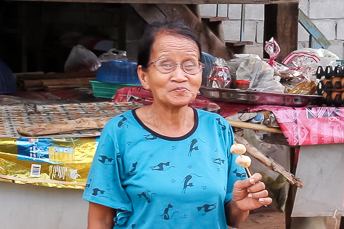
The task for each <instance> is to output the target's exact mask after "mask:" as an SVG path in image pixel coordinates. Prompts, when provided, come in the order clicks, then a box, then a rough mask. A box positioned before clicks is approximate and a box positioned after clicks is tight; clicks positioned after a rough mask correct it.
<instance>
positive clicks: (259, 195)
mask: <svg viewBox="0 0 344 229" xmlns="http://www.w3.org/2000/svg"><path fill="white" fill-rule="evenodd" d="M247 196H248V197H250V198H254V199H259V198H265V197H268V196H269V192H268V191H267V190H262V191H259V192H255V193H249V194H248V195H247Z"/></svg>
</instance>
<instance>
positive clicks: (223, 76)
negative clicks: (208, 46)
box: [207, 58, 232, 88]
mask: <svg viewBox="0 0 344 229" xmlns="http://www.w3.org/2000/svg"><path fill="white" fill-rule="evenodd" d="M231 82H232V78H231V75H230V69H229V66H228V64H227V62H226V61H225V60H224V59H222V58H216V59H215V61H214V64H213V67H212V70H211V72H210V75H209V77H208V79H207V87H211V88H229V87H230V85H231Z"/></svg>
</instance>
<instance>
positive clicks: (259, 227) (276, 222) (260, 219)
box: [240, 208, 285, 229]
mask: <svg viewBox="0 0 344 229" xmlns="http://www.w3.org/2000/svg"><path fill="white" fill-rule="evenodd" d="M240 229H285V218H284V213H283V212H279V211H277V210H274V209H270V208H267V209H264V208H261V209H259V210H257V211H255V212H252V213H251V214H250V216H249V218H248V220H247V221H246V222H244V223H242V224H241V226H240Z"/></svg>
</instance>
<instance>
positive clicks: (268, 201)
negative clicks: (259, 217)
mask: <svg viewBox="0 0 344 229" xmlns="http://www.w3.org/2000/svg"><path fill="white" fill-rule="evenodd" d="M258 202H259V203H260V204H262V205H264V206H267V205H270V204H271V203H272V199H271V198H270V197H265V198H259V199H258Z"/></svg>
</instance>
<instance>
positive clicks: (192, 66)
mask: <svg viewBox="0 0 344 229" xmlns="http://www.w3.org/2000/svg"><path fill="white" fill-rule="evenodd" d="M181 65H182V69H183V71H184V72H185V73H187V74H191V75H194V74H197V73H199V72H200V70H201V66H200V63H199V61H196V60H186V61H184V62H183V63H182V64H181Z"/></svg>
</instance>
